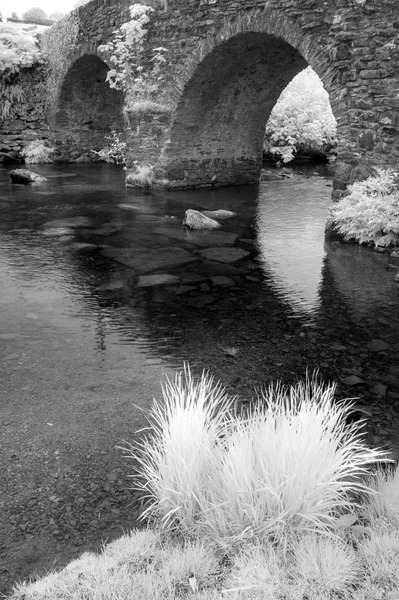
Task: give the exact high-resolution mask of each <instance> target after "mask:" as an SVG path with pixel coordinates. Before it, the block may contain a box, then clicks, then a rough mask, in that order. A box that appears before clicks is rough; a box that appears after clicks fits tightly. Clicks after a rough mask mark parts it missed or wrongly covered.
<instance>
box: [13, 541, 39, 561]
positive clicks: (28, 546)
mask: <svg viewBox="0 0 399 600" xmlns="http://www.w3.org/2000/svg"><path fill="white" fill-rule="evenodd" d="M39 556H40V552H39V549H38V547H37V546H36V545H35V544H33V543H31V542H27V543H25V544H23V545H22V546H21V547H20V549H19V552H18V557H19V558H21V559H22V560H23V561H24V562H26V563H31V562H35V561H36V560H37V559H38V558H39Z"/></svg>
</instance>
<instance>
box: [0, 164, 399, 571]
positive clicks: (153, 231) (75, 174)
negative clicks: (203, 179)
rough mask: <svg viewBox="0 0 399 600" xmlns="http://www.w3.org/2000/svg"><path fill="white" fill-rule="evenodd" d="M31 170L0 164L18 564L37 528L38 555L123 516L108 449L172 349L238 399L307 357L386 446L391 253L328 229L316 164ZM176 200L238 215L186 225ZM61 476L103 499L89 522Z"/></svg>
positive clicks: (325, 190)
mask: <svg viewBox="0 0 399 600" xmlns="http://www.w3.org/2000/svg"><path fill="white" fill-rule="evenodd" d="M32 170H35V171H36V172H38V173H40V174H42V175H45V176H46V177H48V181H46V182H41V183H35V184H30V185H15V184H14V185H13V184H11V183H10V181H9V169H7V168H5V167H3V168H0V282H1V286H0V307H1V312H0V368H1V379H2V388H1V390H0V411H1V413H2V417H1V423H2V431H3V446H2V453H3V455H4V456H3V457H2V462H3V463H4V464H7V465H8V464H10V465H14V464H15V468H14V467H13V466H10V468H9V469H8V475H7V473H4V472H3V473H2V474H1V476H0V479H1V481H2V485H3V488H2V489H3V491H4V498H5V499H4V500H3V503H2V505H3V507H5V508H6V512H7V511H8V512H7V515H8V517H7V519H11V521H10V520H7V521H6V522H5V523H3V526H1V525H0V550H2V551H3V553H4V556H5V560H6V561H7V560H8V561H9V563H10V564H11V563H12V562H13V563H14V564H17V563H18V565H19V568H20V571H19V573H22V574H26V573H28V574H29V573H30V571H29V569H27V570H25V571H24V569H23V565H24V564H25V563H24V559H23V558H21V557H20V554H21V553H22V554H23V552H25V551H26V544H27V543H28V544H29V543H31V542H32V540H33V541H34V542H35V544H36V546H35V547H37V546H38V545H39V546H40V544H39V541H40V540H42V539H46V540H47V542H43V546H42V550H40V548H39V550H38V556H39V558H37V557H36V555H35V556H34V559H32V557H30V558H29V561H31V560H32V561H33V563H34V562H35V560H36V559H37V560H38V561H39V563H40V564H41V565H42V566H43V565H44V567H45V566H46V564H47V563H46V560H47V559H46V556H51V555H52V552H58V553H60V555H61V554H62V552H63V551H64V550H65V548H67V549H68V548H69V550H70V551H71V552H76V551H77V549H79V548H81V547H85V543H86V541H87V540H89V541H91V542H92V541H93V540H94V542H99V541H100V539H104V536H105V535H107V536H108V535H111V534H110V533H109V530H108V529H107V527H108V526H109V527H111V528H112V526H129V525H130V524H131V522H130V521H129V518H128V517H126V519H125V520H123V518H122V516H123V514H124V513H126V511H127V509H126V506H125V505H126V504H127V500H128V498H129V496H128V495H123V493H122V491H121V490H122V489H123V485H122V481H120V480H119V479H118V477H120V478H121V479H123V476H124V475H123V473H121V467H120V466H118V465H119V464H120V461H121V458H120V455H117V454H115V446H116V445H118V444H120V443H121V442H122V440H123V439H131V438H132V436H133V435H134V431H135V430H136V429H137V428H138V426H139V425H140V424H142V422H143V415H142V411H141V409H142V408H146V407H148V405H149V403H150V401H151V399H152V397H153V396H158V397H159V395H160V381H161V380H162V379H163V378H164V376H165V374H171V373H173V371H174V370H175V369H176V368H181V366H182V363H183V361H185V360H188V361H189V362H190V364H192V366H193V368H194V370H196V369H199V368H203V367H206V368H209V369H210V371H211V372H212V373H214V374H215V375H216V376H217V378H219V379H220V380H221V381H222V383H223V384H224V385H225V386H226V387H227V389H228V390H229V391H231V392H233V393H235V392H238V393H239V394H241V395H242V397H243V399H245V397H246V396H250V395H251V394H252V393H253V388H254V387H257V386H260V385H262V384H264V383H267V382H269V381H270V380H271V379H275V378H282V379H283V380H286V381H290V380H294V379H295V378H296V377H302V376H303V375H304V373H305V370H306V368H307V367H309V368H310V369H314V368H318V369H319V370H320V371H321V374H322V376H323V377H325V378H326V379H332V380H334V381H337V382H338V392H339V394H340V395H341V396H348V395H349V396H353V395H356V396H358V397H359V398H360V400H359V402H361V403H362V404H364V405H365V404H366V405H367V407H368V408H367V409H368V410H369V411H370V414H372V417H373V426H372V427H371V431H372V438H371V440H372V441H373V442H375V443H378V444H384V443H387V444H388V443H389V444H390V445H391V446H392V447H394V446H396V447H398V446H399V440H398V439H397V437H396V436H397V425H398V422H399V411H398V409H397V406H398V402H399V378H398V376H399V338H398V333H399V310H398V306H399V298H398V293H399V286H398V284H397V283H395V281H394V275H395V274H396V273H397V272H398V270H399V266H398V264H397V262H398V261H397V260H396V261H395V259H392V258H390V255H389V253H388V254H380V253H377V252H374V251H373V250H372V249H371V248H365V247H359V246H357V245H352V244H343V243H340V242H338V241H336V240H333V239H326V237H325V232H324V227H325V222H326V219H327V215H328V210H329V207H330V204H331V183H332V175H333V173H332V172H331V170H329V168H328V167H325V166H323V167H319V168H317V169H316V168H315V167H308V168H306V169H305V170H304V169H302V171H301V170H299V169H297V170H295V171H292V172H290V173H287V174H286V176H285V177H276V178H274V177H272V178H271V180H268V181H263V182H261V183H260V184H259V186H251V187H240V188H225V189H215V190H211V189H206V190H186V191H171V192H163V191H157V192H156V193H150V192H146V191H137V190H133V189H126V188H125V187H124V172H123V171H122V170H121V169H120V168H118V167H116V166H113V165H99V164H93V165H82V164H81V165H40V166H35V167H34V168H33V169H32ZM277 173H278V172H277V171H276V174H277ZM189 208H192V209H200V210H208V211H214V210H220V209H223V210H228V211H232V212H234V213H235V215H234V216H232V217H231V218H228V219H224V220H221V221H220V223H221V227H220V229H217V230H214V231H210V232H190V231H187V230H185V229H183V228H182V226H181V222H182V219H183V217H184V213H185V211H186V210H187V209H189ZM154 275H161V276H162V277H161V279H159V278H158V279H155V280H154V277H153V276H154ZM353 377H357V378H358V380H356V381H355V383H356V385H355V386H354V385H353V383H354V380H353ZM351 378H352V379H351ZM105 456H106V458H105ZM110 456H111V458H110ZM107 461H108V462H107ZM118 461H119V463H118ZM61 467H62V468H61ZM68 469H69V470H68ZM118 469H119V471H118ZM122 470H123V469H122ZM3 471H4V470H3ZM71 471H73V472H74V473H75V474H76V477H75V479H71V477H72V475H71ZM85 477H86V478H87V477H89V478H91V481H92V483H91V486H92V488H90V489H91V491H90V490H88V491H87V490H85V489H84V486H83V485H82V481H84V478H85ZM103 477H105V480H106V483H105V484H104V481H102V479H101V478H103ZM107 477H108V479H107ZM115 481H116V482H118V481H120V483H119V484H118V483H113V482H115ZM74 485H76V486H77V487H78V490H79V491H78V492H76V493H75V492H74V495H78V496H79V495H80V497H81V499H82V498H83V500H82V502H87V505H88V506H91V507H92V509H93V510H92V512H97V510H98V506H100V508H101V510H100V511H99V513H98V514H100V513H101V514H105V513H106V511H107V510H108V511H111V512H109V513H106V514H108V517H104V519H105V521H106V522H105V525H104V526H103V525H102V524H101V523H102V521H101V518H102V517H101V518H100V517H99V519H94V520H93V519H92V518H90V517H89V516H87V518H86V517H85V518H83V517H82V515H81V512H82V511H81V510H80V512H79V515H78V516H76V515H75V517H74V521H73V519H71V514H72V513H73V506H74V502H75V500H74V499H73V497H71V498H70V499H69V500H68V501H66V498H67V497H69V496H68V493H69V492H68V490H70V489H72V488H73V486H74ZM118 485H119V487H120V490H119V488H118ZM68 486H69V487H68ZM93 486H94V487H93ZM107 486H108V487H107ZM35 490H36V491H35ZM37 490H39V491H38V492H37ZM96 490H97V491H98V490H103V493H104V490H105V492H106V494H108V495H111V497H112V494H114V495H115V504H114V505H112V503H111V505H106V501H105V500H104V498H103V496H102V495H101V494H99V492H98V496H96V494H97V491H96ZM118 490H119V491H118ZM85 494H86V495H85ZM86 496H87V497H86ZM53 497H56V498H63V502H62V503H61V502H60V503H59V504H56V507H55V508H54V501H53V500H51V498H53ZM16 498H17V500H16ZM68 502H69V504H68ZM104 502H105V504H104ZM51 503H52V504H51ZM81 504H82V503H81ZM103 505H104V506H103ZM38 506H40V511H39V510H38V509H37V512H36V513H35V510H36V508H37V507H38ZM35 507H36V508H35ZM68 507H69V508H68ZM71 507H72V508H71ZM104 507H105V508H104ZM104 511H105V513H104ZM112 511H113V512H112ZM10 515H11V516H10ZM121 515H122V516H121ZM79 518H81V522H80V526H79V527H77V526H76V519H79ZM78 525H79V524H78ZM2 527H3V529H2ZM78 530H79V531H78ZM2 532H3V536H4V537H5V538H7V539H12V540H13V542H12V544H11V546H10V543H9V542H3V545H2V542H1V540H2V538H1V536H2ZM10 536H11V537H10ZM43 536H44V537H43ZM46 536H47V538H46ZM48 536H50V539H54V548H53V547H51V544H50V545H49V542H48ZM38 540H39V541H38ZM18 544H20V546H18ZM21 544H22V546H21ZM24 544H25V545H24ZM46 544H47V545H46ZM71 544H72V546H71ZM10 547H11V550H10ZM16 548H17V549H18V548H19V551H17V550H16ZM21 548H22V549H21ZM71 548H73V549H72V550H71ZM18 552H19V554H18ZM46 552H47V554H46ZM67 554H68V553H67ZM68 556H69V555H68ZM41 557H42V558H43V562H42V563H41V562H40V560H41ZM29 561H26V560H25V562H26V564H28V562H29ZM10 572H11V568H10Z"/></svg>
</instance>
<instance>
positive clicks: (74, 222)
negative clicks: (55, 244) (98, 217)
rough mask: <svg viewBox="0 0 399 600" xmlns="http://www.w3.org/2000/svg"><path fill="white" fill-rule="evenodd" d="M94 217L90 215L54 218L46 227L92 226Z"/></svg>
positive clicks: (75, 227) (72, 227) (74, 227)
mask: <svg viewBox="0 0 399 600" xmlns="http://www.w3.org/2000/svg"><path fill="white" fill-rule="evenodd" d="M91 222H92V219H89V217H66V218H65V219H54V220H53V221H47V222H46V223H45V224H44V226H45V227H69V228H71V229H79V228H85V227H92V224H91Z"/></svg>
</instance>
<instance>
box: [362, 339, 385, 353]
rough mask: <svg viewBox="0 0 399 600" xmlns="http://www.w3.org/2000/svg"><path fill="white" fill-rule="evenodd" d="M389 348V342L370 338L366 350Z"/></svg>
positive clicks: (377, 350) (375, 350)
mask: <svg viewBox="0 0 399 600" xmlns="http://www.w3.org/2000/svg"><path fill="white" fill-rule="evenodd" d="M388 349H389V344H388V343H387V342H384V341H383V340H371V341H370V342H368V344H367V350H368V351H369V352H383V351H384V350H388Z"/></svg>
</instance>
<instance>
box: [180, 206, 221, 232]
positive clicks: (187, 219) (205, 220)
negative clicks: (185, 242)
mask: <svg viewBox="0 0 399 600" xmlns="http://www.w3.org/2000/svg"><path fill="white" fill-rule="evenodd" d="M183 225H184V227H187V228H188V229H217V228H218V227H220V223H218V221H215V220H214V219H210V218H209V217H207V216H206V215H203V214H202V213H201V212H199V211H198V210H193V209H191V208H189V209H188V210H186V214H185V215H184V219H183Z"/></svg>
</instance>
